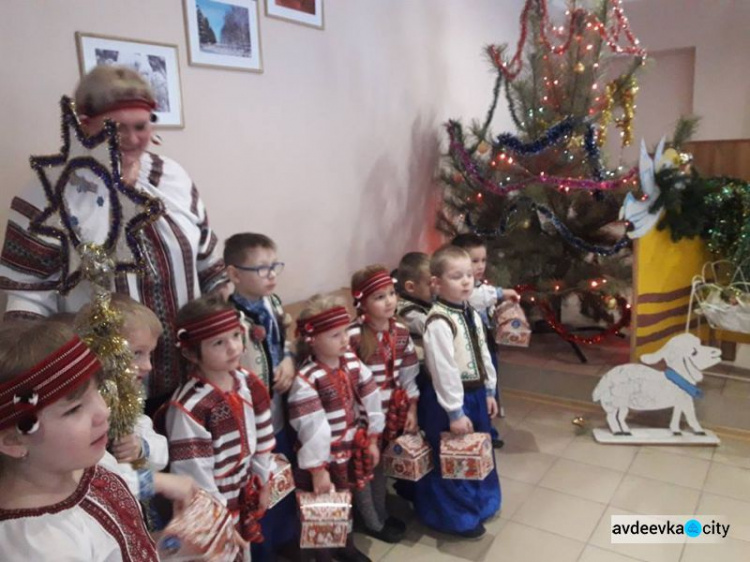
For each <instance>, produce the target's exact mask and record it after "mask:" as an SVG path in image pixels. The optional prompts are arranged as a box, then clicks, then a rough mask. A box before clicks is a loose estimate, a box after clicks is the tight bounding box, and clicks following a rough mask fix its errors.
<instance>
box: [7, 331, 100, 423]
mask: <svg viewBox="0 0 750 562" xmlns="http://www.w3.org/2000/svg"><path fill="white" fill-rule="evenodd" d="M99 369H101V363H99V359H97V357H96V355H94V353H93V352H92V351H91V350H90V349H89V348H88V347H87V346H86V344H85V343H83V342H82V341H81V340H80V339H79V338H78V336H76V337H74V338H73V339H71V340H70V341H69V342H68V343H66V344H65V345H64V346H62V347H61V348H60V349H58V350H57V351H55V352H54V353H52V354H50V355H48V356H47V357H45V358H44V359H43V360H42V361H40V362H39V363H37V364H36V365H34V366H33V367H31V368H30V369H29V370H27V371H26V372H24V373H22V374H20V375H18V376H17V377H14V378H13V379H11V380H9V381H7V382H5V383H3V384H0V429H6V428H8V427H11V426H13V425H14V424H15V425H16V427H17V428H18V431H19V432H21V433H33V432H35V431H36V430H37V429H39V419H38V417H37V414H38V413H39V412H40V411H41V410H42V409H44V408H45V407H47V406H49V405H50V404H52V403H54V402H57V401H58V400H59V399H60V398H62V397H64V396H67V395H68V394H70V393H71V392H73V391H74V390H75V389H76V388H78V387H79V386H81V385H82V384H83V383H85V382H87V381H88V380H89V379H90V378H91V377H92V375H94V373H96V372H97V371H98V370H99Z"/></svg>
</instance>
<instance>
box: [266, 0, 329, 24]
mask: <svg viewBox="0 0 750 562" xmlns="http://www.w3.org/2000/svg"><path fill="white" fill-rule="evenodd" d="M266 16H268V17H269V18H277V19H282V20H287V21H291V22H294V23H299V24H301V25H306V26H309V27H315V28H318V29H323V0H266Z"/></svg>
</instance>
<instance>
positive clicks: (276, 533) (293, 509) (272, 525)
mask: <svg viewBox="0 0 750 562" xmlns="http://www.w3.org/2000/svg"><path fill="white" fill-rule="evenodd" d="M274 437H275V438H276V448H275V449H274V450H273V452H274V453H281V454H282V455H284V456H285V457H286V458H287V459H288V460H289V462H291V463H292V466H293V467H294V466H295V465H296V464H297V462H296V461H297V459H296V455H295V454H294V448H293V446H292V440H291V439H290V438H289V433H288V429H286V428H284V429H282V430H281V431H279V432H278V433H277V434H276V435H275V436H274ZM298 518H299V517H298V512H297V501H296V499H295V495H294V492H292V493H291V494H289V495H288V496H287V497H285V498H284V499H283V500H281V501H280V502H279V503H277V504H276V505H275V506H273V508H272V509H269V510H268V511H267V512H266V514H265V515H264V516H263V518H262V519H261V520H260V528H261V530H262V531H263V542H262V543H252V544H251V545H250V553H251V555H252V560H253V562H266V561H269V560H276V553H277V552H278V551H279V549H280V548H281V547H283V546H284V545H286V544H288V543H291V542H292V541H298V540H299V538H298V537H299V534H298V533H299V528H300V527H299V523H298V522H297V519H298Z"/></svg>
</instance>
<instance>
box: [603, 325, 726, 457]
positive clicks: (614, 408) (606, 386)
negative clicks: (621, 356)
mask: <svg viewBox="0 0 750 562" xmlns="http://www.w3.org/2000/svg"><path fill="white" fill-rule="evenodd" d="M662 360H663V361H664V362H665V363H666V365H667V371H670V370H671V371H672V374H671V376H672V377H673V378H675V379H676V378H677V377H675V375H674V374H675V373H676V375H678V376H679V377H681V378H682V379H684V383H682V384H683V385H684V386H685V387H686V388H688V389H690V388H691V387H697V385H698V383H700V382H701V381H702V380H703V372H702V371H703V370H704V369H708V368H709V367H713V366H714V365H716V364H717V363H719V362H720V361H721V350H719V349H717V348H715V347H708V346H705V345H702V344H701V342H700V340H699V339H698V338H697V337H696V336H694V335H693V334H688V333H685V334H680V335H678V336H675V337H674V338H672V339H671V340H669V341H668V342H667V343H666V344H665V345H664V347H662V348H661V349H660V350H659V351H657V352H656V353H648V354H646V355H643V356H642V357H641V361H642V362H643V363H646V364H647V365H654V364H656V363H658V362H659V361H662ZM696 389H697V388H696ZM593 400H594V402H599V403H600V404H601V406H602V408H603V409H604V411H605V412H606V414H607V424H608V425H609V429H610V431H611V432H612V433H611V435H610V436H609V438H608V439H606V440H604V439H600V438H599V437H600V436H601V435H602V431H603V430H600V431H596V430H595V437H596V438H597V441H607V442H617V441H621V440H622V439H621V438H622V437H625V438H627V437H631V436H633V435H634V433H636V434H638V436H639V438H643V439H644V440H645V441H646V442H648V441H649V437H650V436H658V437H660V438H662V440H663V438H664V436H665V434H667V433H666V432H665V431H664V430H663V429H660V428H649V429H637V430H635V432H634V431H632V430H631V429H630V427H628V424H627V423H626V418H627V415H628V412H629V411H630V410H663V409H666V408H672V419H671V421H670V424H669V430H670V433H669V434H667V436H668V437H669V438H668V439H666V441H668V442H675V443H679V442H680V441H681V440H680V439H679V438H677V439H675V436H678V437H679V436H682V431H681V430H680V420H681V418H682V416H683V414H684V416H685V420H686V421H687V424H688V426H689V427H690V429H691V430H692V431H693V433H694V434H695V435H696V436H706V435H707V432H706V431H705V430H704V429H703V428H702V427H701V425H700V423H698V419H697V418H696V416H695V407H694V405H693V397H692V396H691V395H690V394H689V393H688V392H687V391H686V390H683V388H681V387H680V386H678V384H677V383H675V382H672V380H670V379H669V378H667V374H666V371H657V370H656V369H653V368H651V367H647V366H646V365H641V364H638V363H628V364H626V365H620V366H618V367H615V368H614V369H611V370H610V371H609V372H607V374H605V375H604V376H603V377H602V379H601V380H600V381H599V384H597V385H596V388H595V389H594V393H593ZM709 433H710V432H709ZM711 435H713V434H711ZM612 436H614V437H615V439H612V438H611V437H612ZM625 440H627V441H628V442H633V441H632V440H631V439H625ZM689 441H690V442H692V443H697V442H710V443H713V444H717V443H718V439H716V437H715V436H713V437H712V439H709V440H708V441H705V440H703V439H690V440H689Z"/></svg>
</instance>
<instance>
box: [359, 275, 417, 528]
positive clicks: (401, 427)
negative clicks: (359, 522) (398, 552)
mask: <svg viewBox="0 0 750 562" xmlns="http://www.w3.org/2000/svg"><path fill="white" fill-rule="evenodd" d="M352 296H353V297H354V305H355V307H356V308H357V312H358V313H359V317H358V318H357V320H356V321H355V322H353V323H352V324H351V325H350V326H349V329H348V332H349V341H350V344H351V347H352V349H353V350H354V351H355V353H356V354H357V356H358V357H359V358H360V360H361V361H362V362H363V363H364V364H365V365H367V367H368V368H369V369H370V370H371V371H372V374H373V377H374V378H375V383H376V384H377V385H378V389H379V390H380V399H381V405H382V408H383V415H384V416H385V419H386V425H385V432H384V433H383V445H386V444H387V443H388V441H391V440H393V439H395V438H396V437H398V436H399V435H400V434H401V433H402V432H406V433H416V432H417V431H419V427H418V426H417V401H418V400H419V389H418V388H417V380H416V379H417V375H418V374H419V359H418V358H417V353H416V349H415V348H414V343H413V342H412V340H411V338H410V337H409V330H408V329H407V328H406V326H404V325H403V324H402V323H401V322H398V321H397V320H396V319H395V318H394V315H395V313H396V303H397V298H396V289H395V287H394V284H393V279H392V278H391V276H390V274H389V273H388V270H387V269H386V268H385V267H383V266H380V265H371V266H369V267H365V268H364V269H360V270H359V271H357V272H356V273H355V274H354V275H353V276H352ZM385 484H386V481H385V474H384V473H383V470H382V467H379V468H376V469H375V471H374V473H373V480H372V481H371V482H370V483H369V485H368V487H366V488H365V490H363V493H366V491H367V489H368V488H369V490H370V494H371V497H370V498H369V499H368V501H365V502H359V504H358V506H357V507H358V512H359V515H360V516H361V517H362V519H363V521H364V524H365V532H366V533H367V534H368V535H370V536H373V537H375V538H377V539H380V540H382V541H384V542H388V543H395V542H398V541H400V540H401V539H402V538H403V536H404V532H405V531H406V525H405V524H404V522H403V521H401V520H400V519H397V518H395V517H388V514H387V512H386V509H385V496H386V487H385Z"/></svg>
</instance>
